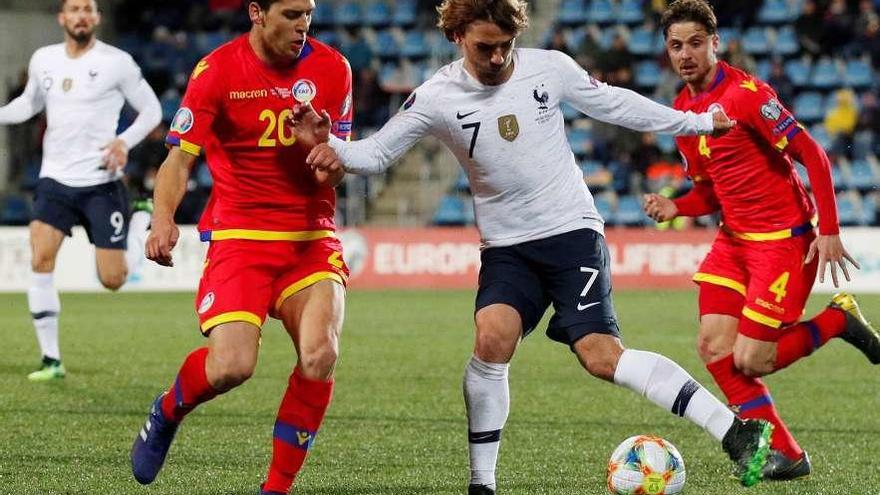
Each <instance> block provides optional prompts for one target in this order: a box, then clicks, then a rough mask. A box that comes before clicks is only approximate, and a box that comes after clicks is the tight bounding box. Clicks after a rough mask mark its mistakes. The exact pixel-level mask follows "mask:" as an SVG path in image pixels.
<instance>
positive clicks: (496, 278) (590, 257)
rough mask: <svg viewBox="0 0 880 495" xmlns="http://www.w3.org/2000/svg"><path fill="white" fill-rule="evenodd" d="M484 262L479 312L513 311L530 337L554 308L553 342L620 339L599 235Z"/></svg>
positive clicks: (493, 254)
mask: <svg viewBox="0 0 880 495" xmlns="http://www.w3.org/2000/svg"><path fill="white" fill-rule="evenodd" d="M480 258H481V262H482V266H481V267H480V288H479V291H478V292H477V303H476V311H479V310H480V309H482V308H484V307H486V306H489V305H490V304H506V305H508V306H512V307H513V308H514V309H516V310H517V311H518V312H519V315H520V317H521V318H522V324H523V336H526V335H528V334H529V333H530V332H531V331H532V330H533V329H534V328H535V327H536V326H537V325H538V323H539V322H540V321H541V317H542V316H544V312H545V311H546V310H547V307H548V306H550V304H551V303H552V304H553V310H554V314H553V317H552V318H551V319H550V324H549V325H548V326H547V336H548V337H550V338H551V339H553V340H555V341H557V342H561V343H563V344H568V345H569V346H571V345H574V343H575V342H577V341H578V340H579V339H581V338H582V337H584V336H586V335H589V334H591V333H600V334H607V335H612V336H615V337H620V329H619V328H618V326H617V315H616V314H615V313H614V304H613V303H612V301H611V263H610V260H609V257H608V247H607V246H606V245H605V238H604V237H603V236H602V235H601V234H599V233H598V232H596V231H595V230H592V229H580V230H574V231H572V232H566V233H564V234H560V235H556V236H553V237H548V238H546V239H538V240H535V241H528V242H524V243H522V244H516V245H513V246H505V247H496V248H488V249H485V250H483V253H482V255H481V257H480Z"/></svg>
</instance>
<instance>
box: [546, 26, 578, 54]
mask: <svg viewBox="0 0 880 495" xmlns="http://www.w3.org/2000/svg"><path fill="white" fill-rule="evenodd" d="M546 48H547V49H548V50H558V51H560V52H562V53H564V54H566V55H568V56H569V57H571V56H572V55H573V53H572V50H571V48H570V47H569V46H568V42H567V41H565V34H563V32H562V31H560V30H558V29H557V30H556V31H554V32H553V37H552V38H550V43H548V44H547V46H546Z"/></svg>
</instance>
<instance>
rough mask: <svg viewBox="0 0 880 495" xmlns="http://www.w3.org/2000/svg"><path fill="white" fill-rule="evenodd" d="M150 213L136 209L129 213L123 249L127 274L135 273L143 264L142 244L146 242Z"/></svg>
mask: <svg viewBox="0 0 880 495" xmlns="http://www.w3.org/2000/svg"><path fill="white" fill-rule="evenodd" d="M150 218H151V215H150V214H149V213H147V212H145V211H136V212H134V213H132V214H131V221H129V222H128V238H127V240H126V244H127V245H128V248H127V249H126V250H125V263H126V264H127V266H128V275H129V276H131V275H136V274H137V273H138V272H139V271H140V268H141V266H143V264H144V244H146V242H147V229H148V228H149V227H150Z"/></svg>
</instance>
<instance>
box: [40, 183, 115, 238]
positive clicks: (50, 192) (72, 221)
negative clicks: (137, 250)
mask: <svg viewBox="0 0 880 495" xmlns="http://www.w3.org/2000/svg"><path fill="white" fill-rule="evenodd" d="M129 216H130V211H129V204H128V192H127V191H126V190H125V186H124V185H123V184H122V181H119V180H116V181H113V182H108V183H106V184H100V185H97V186H88V187H70V186H65V185H64V184H61V183H60V182H57V181H55V180H53V179H49V178H47V177H43V178H42V179H40V180H39V181H38V182H37V188H36V191H35V192H34V220H39V221H41V222H43V223H47V224H49V225H51V226H53V227H55V228H56V229H58V230H60V231H61V232H64V234H65V235H67V236H70V235H71V232H70V231H71V229H72V228H73V226H74V225H82V226H83V227H85V229H86V232H87V233H88V235H89V242H91V243H92V244H94V245H95V247H99V248H106V249H125V248H126V237H127V236H128V217H129Z"/></svg>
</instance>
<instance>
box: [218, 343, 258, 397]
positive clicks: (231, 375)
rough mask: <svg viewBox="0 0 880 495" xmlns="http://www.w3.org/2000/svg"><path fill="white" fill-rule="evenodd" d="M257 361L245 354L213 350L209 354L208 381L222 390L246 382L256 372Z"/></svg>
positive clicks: (224, 390)
mask: <svg viewBox="0 0 880 495" xmlns="http://www.w3.org/2000/svg"><path fill="white" fill-rule="evenodd" d="M255 367H256V362H255V361H254V360H252V359H250V358H248V357H246V356H245V355H238V354H224V353H221V352H216V351H215V352H212V353H210V354H209V355H208V363H207V366H206V371H207V372H208V381H209V382H210V383H211V385H212V386H213V387H214V388H215V389H217V390H218V391H220V392H226V391H227V390H230V389H233V388H235V387H237V386H239V385H241V384H242V383H244V382H246V381H247V380H248V379H249V378H250V377H251V375H253V374H254V368H255Z"/></svg>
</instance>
